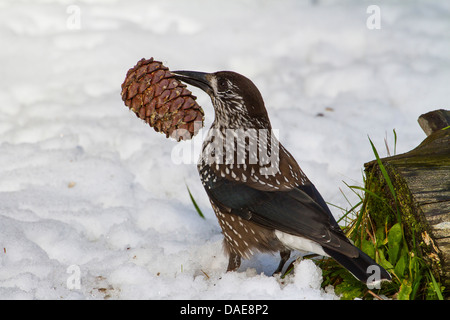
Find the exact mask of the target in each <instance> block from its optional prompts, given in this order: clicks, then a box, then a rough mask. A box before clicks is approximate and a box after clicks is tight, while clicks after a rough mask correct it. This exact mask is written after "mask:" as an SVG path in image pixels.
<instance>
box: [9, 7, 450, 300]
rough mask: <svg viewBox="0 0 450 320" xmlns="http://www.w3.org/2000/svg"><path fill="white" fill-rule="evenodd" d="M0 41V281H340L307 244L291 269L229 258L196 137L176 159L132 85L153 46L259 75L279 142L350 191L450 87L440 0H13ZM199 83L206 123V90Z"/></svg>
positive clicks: (251, 285) (448, 35) (181, 287)
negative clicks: (139, 112)
mask: <svg viewBox="0 0 450 320" xmlns="http://www.w3.org/2000/svg"><path fill="white" fill-rule="evenodd" d="M371 5H376V6H378V8H379V9H380V11H379V13H380V16H379V18H380V20H373V18H374V16H372V14H373V12H372V13H371V12H369V13H368V12H367V9H368V7H369V6H371ZM375 18H376V17H375ZM377 23H379V24H377ZM374 27H380V29H377V28H374ZM0 43H1V50H0V74H1V77H0V298H1V299H20V298H24V299H86V298H87V299H103V298H113V299H132V298H137V299H158V298H161V299H172V298H178V299H203V298H207V299H229V298H237V299H253V298H258V299H335V298H337V297H336V295H335V294H334V292H333V290H322V289H321V288H320V283H321V280H322V276H321V271H320V269H319V268H317V267H316V266H315V265H314V264H313V263H312V262H311V261H303V262H301V263H300V264H299V266H298V268H297V271H296V273H295V275H294V276H290V277H288V278H286V279H285V280H284V281H280V279H278V278H274V277H271V276H270V274H271V273H272V271H273V270H274V269H275V268H276V265H277V263H278V257H273V256H271V255H258V256H257V257H255V258H254V259H253V260H250V261H246V262H245V263H244V264H243V265H242V267H241V268H240V269H239V272H237V273H228V274H227V273H225V272H224V271H225V269H226V265H227V259H226V258H225V256H224V254H223V252H222V247H221V241H222V235H221V233H220V228H219V226H218V223H217V222H216V218H215V216H214V214H213V212H212V210H211V208H210V205H209V202H208V199H207V197H206V194H205V192H204V191H203V187H202V185H201V183H200V180H199V177H198V174H197V170H196V164H195V162H196V158H197V154H195V152H194V154H193V156H192V158H193V161H192V162H191V163H189V164H176V163H175V162H176V161H174V159H173V157H172V151H173V150H174V148H176V146H177V143H176V142H175V141H173V140H168V139H166V138H165V137H164V136H163V135H161V134H158V133H156V132H155V131H154V130H153V129H152V128H150V127H148V126H147V125H145V124H144V123H143V122H142V121H141V120H139V119H138V118H137V117H136V116H135V115H134V114H132V113H131V112H130V111H129V110H128V109H127V108H126V107H125V106H124V104H123V102H122V100H121V97H120V91H121V88H120V85H121V84H122V82H123V80H124V77H125V74H126V72H127V70H128V69H129V68H131V67H132V66H134V65H135V63H136V62H137V61H138V60H139V59H141V58H143V57H145V58H150V57H154V58H155V59H157V60H161V61H163V63H164V64H165V65H166V66H168V67H169V68H170V69H171V70H177V69H186V70H197V71H205V72H213V71H218V70H233V71H237V72H239V73H242V74H244V75H246V76H247V77H249V78H251V79H252V80H253V81H254V82H255V84H256V85H257V86H258V87H259V89H260V91H261V93H262V95H263V97H264V99H265V101H266V106H267V109H268V112H269V115H270V116H271V120H272V125H273V127H274V128H276V129H279V130H280V140H281V142H282V143H283V144H284V145H285V146H286V147H287V149H288V150H290V152H291V153H292V154H293V155H294V156H295V158H296V159H297V161H298V162H299V164H300V166H301V167H302V168H303V170H304V171H305V173H306V174H307V175H308V176H309V178H310V179H311V180H312V181H313V182H314V183H315V185H316V187H317V188H318V189H319V190H320V192H321V193H322V195H323V196H324V198H325V199H326V201H328V202H330V203H333V204H336V205H338V206H342V207H349V205H348V203H347V202H346V200H345V199H344V197H343V195H342V194H341V192H340V190H339V189H340V188H342V189H343V191H344V193H346V194H347V196H348V197H349V199H350V200H355V197H354V196H352V194H351V192H350V191H349V190H348V189H347V188H346V187H345V185H344V183H343V181H345V182H347V183H349V184H351V185H361V184H362V167H363V163H364V162H368V161H370V160H372V159H373V157H374V156H373V153H372V151H371V148H370V144H369V141H368V136H370V138H371V139H372V140H373V141H374V143H375V145H376V146H377V147H378V149H379V151H380V153H381V155H382V156H386V150H385V147H384V139H385V138H387V141H388V143H389V145H390V147H391V148H392V147H393V134H392V130H393V129H395V130H396V132H397V134H398V144H397V153H402V152H406V151H408V150H410V149H411V148H413V147H415V146H417V145H418V144H419V143H420V142H421V141H422V140H423V139H424V138H425V135H424V133H423V132H422V130H421V129H420V127H419V126H418V124H417V118H418V117H419V116H420V114H422V113H425V112H428V111H431V110H434V109H439V108H445V107H448V103H449V100H450V97H449V88H450V2H448V1H444V0H442V1H400V0H399V1H387V0H386V1H361V0H349V1H326V0H315V1H299V0H277V1H263V0H260V1H258V0H244V1H243V0H227V1H211V0H209V1H208V0H193V1H184V0H171V1H163V0H156V1H152V0H150V1H147V0H131V1H130V0H128V1H125V0H116V1H114V0H111V1H108V0H85V1H75V0H74V1H69V0H60V1H56V0H55V1H51V0H42V1H38V0H34V1H25V0H9V1H8V0H0ZM190 89H191V90H192V91H193V93H194V94H195V95H197V96H198V100H197V101H198V102H199V104H200V105H201V106H203V108H204V110H205V113H206V127H209V125H210V123H211V122H212V120H213V111H212V107H211V103H210V101H209V98H208V97H207V96H206V94H204V93H203V92H201V91H199V90H198V89H196V88H193V87H190ZM204 131H205V130H204ZM203 133H205V132H203ZM182 143H183V144H186V145H188V144H189V143H190V142H182ZM195 143H201V135H198V136H197V137H196V139H195ZM188 146H191V145H188ZM391 150H392V149H391ZM185 183H187V184H188V185H189V187H190V189H191V191H192V193H193V195H194V197H195V198H196V200H197V202H198V204H199V205H200V207H201V209H202V210H203V212H204V214H205V215H206V219H205V220H203V219H201V218H199V216H198V215H197V213H196V211H195V209H194V207H193V206H192V204H191V201H190V199H189V195H188V192H187V190H186V185H185ZM332 211H333V213H334V214H336V216H339V215H340V214H341V212H340V210H338V209H336V208H332ZM78 280H79V281H78Z"/></svg>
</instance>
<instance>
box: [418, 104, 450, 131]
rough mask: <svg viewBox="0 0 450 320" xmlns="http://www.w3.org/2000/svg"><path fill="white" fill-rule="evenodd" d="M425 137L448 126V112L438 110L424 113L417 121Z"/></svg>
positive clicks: (449, 114)
mask: <svg viewBox="0 0 450 320" xmlns="http://www.w3.org/2000/svg"><path fill="white" fill-rule="evenodd" d="M417 121H418V122H419V125H420V127H421V128H422V130H423V131H424V132H425V134H426V135H427V136H429V135H430V134H432V133H433V132H435V131H438V130H440V129H443V128H445V127H448V126H449V125H450V111H448V110H444V109H440V110H435V111H431V112H428V113H425V114H423V115H421V116H420V117H419V119H418V120H417Z"/></svg>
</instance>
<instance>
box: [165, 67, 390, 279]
mask: <svg viewBox="0 0 450 320" xmlns="http://www.w3.org/2000/svg"><path fill="white" fill-rule="evenodd" d="M172 73H173V74H175V77H176V78H177V79H178V80H181V81H183V82H186V83H188V84H191V85H194V86H196V87H199V88H200V89H202V90H203V91H205V92H206V93H207V94H208V95H209V96H210V97H211V100H212V104H213V107H214V111H215V119H214V122H213V124H212V126H211V128H210V130H209V131H208V134H207V136H206V138H205V141H204V142H203V146H202V154H201V156H200V159H199V163H198V170H199V173H200V177H201V180H202V183H203V185H204V187H205V190H206V192H207V194H208V196H209V199H210V202H211V205H212V208H213V209H214V212H215V214H216V216H217V218H218V220H219V224H220V226H221V228H222V230H223V234H224V247H225V250H226V252H227V253H228V255H229V263H228V269H227V271H234V270H236V269H237V268H239V266H240V264H241V258H246V259H248V258H250V257H251V256H252V254H253V253H255V251H260V252H280V256H281V261H280V264H279V266H278V268H277V270H276V271H275V272H281V270H282V268H283V266H284V264H285V263H286V262H287V260H288V259H289V257H290V254H291V250H299V251H306V252H314V253H317V254H320V255H323V256H330V257H332V258H334V259H335V260H336V261H337V262H339V263H340V264H341V265H342V266H344V267H345V268H347V269H348V270H349V271H350V272H351V273H352V274H353V275H354V276H355V277H356V278H358V279H359V280H361V281H363V282H367V280H368V279H369V278H370V277H371V276H372V277H371V278H374V280H376V281H377V280H378V281H382V280H390V279H391V277H390V275H389V273H388V272H386V270H385V269H383V268H382V267H381V266H379V265H378V264H376V262H375V261H373V260H372V259H371V258H370V257H369V256H368V255H366V254H365V253H364V252H362V251H361V250H360V249H358V248H357V247H355V246H354V245H353V244H352V243H351V242H350V240H348V239H347V237H346V236H345V234H344V233H343V232H342V230H341V228H340V227H339V225H338V224H337V222H336V220H335V219H334V217H333V215H332V214H331V212H330V210H329V208H328V206H327V205H326V203H325V201H324V200H323V198H322V196H321V195H320V194H319V192H318V191H317V189H316V188H315V186H314V185H313V184H312V183H311V181H310V180H309V179H308V178H307V177H306V175H305V174H304V173H303V171H302V170H301V169H300V167H299V165H298V164H297V162H296V161H295V159H294V158H293V157H292V155H291V154H290V153H289V152H288V151H287V150H286V149H285V148H284V147H283V146H282V145H281V143H279V141H278V140H277V139H276V138H275V136H274V135H273V134H272V130H271V129H272V127H271V124H270V121H269V117H268V114H267V111H266V108H265V106H264V101H263V98H262V96H261V94H260V92H259V90H258V89H257V88H256V86H255V85H254V84H253V83H252V81H250V80H249V79H247V78H246V77H244V76H242V75H240V74H238V73H235V72H230V71H220V72H216V73H203V72H194V71H175V72H172ZM274 155H275V156H274ZM271 169H272V170H271ZM376 278H378V279H376Z"/></svg>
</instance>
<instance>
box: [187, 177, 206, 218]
mask: <svg viewBox="0 0 450 320" xmlns="http://www.w3.org/2000/svg"><path fill="white" fill-rule="evenodd" d="M186 188H187V190H188V192H189V197H190V198H191V201H192V204H193V205H194V207H195V210H197V213H198V215H199V216H200V217H201V218H203V219H205V216H204V215H203V212H202V210H200V207H199V206H198V205H197V202H196V201H195V199H194V197H193V196H192V193H191V190H189V187H188V185H187V184H186Z"/></svg>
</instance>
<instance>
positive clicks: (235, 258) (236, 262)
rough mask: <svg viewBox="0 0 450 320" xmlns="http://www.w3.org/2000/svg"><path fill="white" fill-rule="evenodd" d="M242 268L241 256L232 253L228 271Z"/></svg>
mask: <svg viewBox="0 0 450 320" xmlns="http://www.w3.org/2000/svg"><path fill="white" fill-rule="evenodd" d="M240 266H241V256H240V255H238V254H237V253H234V252H230V258H229V260H228V268H227V272H228V271H235V270H237V269H238V268H239V267H240Z"/></svg>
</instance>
